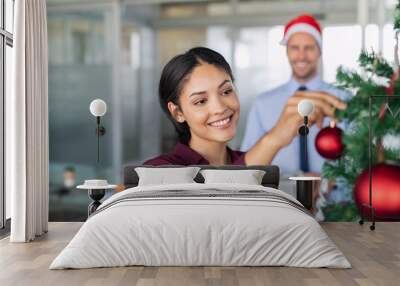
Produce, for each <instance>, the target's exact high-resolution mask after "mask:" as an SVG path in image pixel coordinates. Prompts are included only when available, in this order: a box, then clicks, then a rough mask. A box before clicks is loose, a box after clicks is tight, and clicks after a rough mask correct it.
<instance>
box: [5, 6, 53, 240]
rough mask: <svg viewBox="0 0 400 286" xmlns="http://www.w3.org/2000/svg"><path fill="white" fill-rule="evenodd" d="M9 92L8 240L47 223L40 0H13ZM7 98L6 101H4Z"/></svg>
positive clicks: (31, 233) (45, 106)
mask: <svg viewBox="0 0 400 286" xmlns="http://www.w3.org/2000/svg"><path fill="white" fill-rule="evenodd" d="M14 11H15V18H14V21H15V22H14V63H15V66H14V71H13V92H12V95H11V97H10V98H7V99H6V105H7V106H8V107H9V108H7V111H6V122H7V123H6V127H7V128H8V130H6V132H7V133H6V134H7V135H6V150H7V152H6V164H7V167H9V170H8V172H7V173H6V182H8V183H7V187H9V188H10V189H11V193H12V195H11V204H12V206H11V237H10V241H12V242H28V241H31V240H33V239H35V237H36V236H40V235H42V234H43V233H45V232H47V227H48V200H49V199H48V195H49V183H48V182H49V175H48V161H49V156H48V152H49V148H48V92H47V90H48V84H47V82H48V60H47V56H48V50H47V19H46V1H45V0H18V1H15V10H14ZM7 101H8V102H7Z"/></svg>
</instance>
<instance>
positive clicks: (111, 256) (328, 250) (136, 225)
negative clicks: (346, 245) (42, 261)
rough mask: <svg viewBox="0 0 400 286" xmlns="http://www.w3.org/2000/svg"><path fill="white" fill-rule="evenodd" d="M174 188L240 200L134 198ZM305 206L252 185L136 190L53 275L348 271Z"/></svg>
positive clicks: (89, 229)
mask: <svg viewBox="0 0 400 286" xmlns="http://www.w3.org/2000/svg"><path fill="white" fill-rule="evenodd" d="M174 190H180V191H182V193H183V192H184V191H189V193H190V192H197V193H199V194H207V193H208V192H211V193H212V192H214V193H215V192H216V191H218V192H233V193H235V192H237V193H241V194H242V195H241V196H240V197H236V196H235V195H232V196H226V197H218V196H216V197H209V196H202V197H196V196H190V195H189V196H188V195H186V196H183V195H182V197H180V196H179V195H175V196H174V197H159V198H153V197H151V198H145V197H143V198H133V199H132V198H130V197H131V196H133V197H134V196H137V195H138V194H140V195H142V194H144V195H146V193H145V192H148V193H149V192H151V193H153V194H154V192H158V191H159V192H161V193H162V192H166V191H174ZM251 191H262V192H265V194H266V195H268V198H263V197H252V196H251V194H252V192H251ZM138 192H142V193H138ZM246 192H248V194H249V196H248V197H246ZM243 193H244V195H243ZM299 205H300V203H299V202H297V201H296V200H295V199H293V198H292V197H291V196H289V195H287V194H285V193H283V192H282V191H279V190H276V189H273V188H267V187H262V186H254V185H232V184H179V185H165V186H146V187H135V188H131V189H128V190H126V191H124V192H121V193H118V194H116V195H114V196H112V197H110V198H109V199H108V200H106V201H105V202H104V203H103V204H102V205H101V206H100V208H99V210H98V212H97V213H96V214H95V215H93V216H91V217H90V218H89V219H88V220H87V222H86V223H85V224H83V226H82V227H81V229H80V230H79V232H78V233H77V234H76V235H75V237H74V238H73V239H72V241H71V242H70V243H69V244H68V245H67V246H66V247H65V249H64V250H63V251H62V252H61V253H60V254H59V255H58V256H57V257H56V259H55V260H54V261H53V262H52V264H51V265H50V269H63V268H90V267H113V266H127V265H145V266H189V265H190V266H193V265H214V266H241V265H247V266H270V265H271V266H294V267H333V268H350V267H351V266H350V263H349V262H348V261H347V259H346V258H345V257H344V255H343V254H342V252H341V251H340V250H339V249H338V248H337V247H336V245H335V244H334V243H333V242H332V241H331V239H330V238H329V237H328V236H327V234H326V233H325V232H324V230H323V229H322V228H321V226H320V225H319V224H318V223H317V222H316V221H315V220H314V218H312V217H311V216H310V215H308V214H307V213H305V212H304V211H302V210H301V208H300V207H299Z"/></svg>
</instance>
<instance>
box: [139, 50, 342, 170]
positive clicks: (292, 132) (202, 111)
mask: <svg viewBox="0 0 400 286" xmlns="http://www.w3.org/2000/svg"><path fill="white" fill-rule="evenodd" d="M318 96H319V98H318V99H316V98H314V97H315V95H309V94H305V93H303V94H300V93H299V94H298V95H296V96H293V97H292V98H291V100H290V101H289V102H288V103H287V108H285V110H284V111H283V112H282V115H281V118H280V119H279V120H278V122H277V123H276V125H275V127H274V128H273V129H272V130H271V131H270V132H268V133H265V134H264V136H262V137H261V139H260V140H259V141H258V142H257V143H256V144H255V145H254V146H253V147H252V148H251V149H250V150H249V151H248V152H247V153H243V152H240V151H233V150H231V149H229V147H228V146H227V143H228V142H229V141H230V140H232V139H233V138H234V137H235V135H236V129H237V124H238V121H239V116H240V103H239V99H238V94H237V92H236V89H235V86H234V77H233V75H232V70H231V68H230V66H229V64H228V63H227V61H226V60H225V59H224V57H223V56H222V55H220V54H219V53H217V52H215V51H213V50H211V49H208V48H204V47H197V48H193V49H190V50H189V51H187V52H186V53H184V54H181V55H177V56H175V57H174V58H173V59H171V60H170V61H169V62H168V63H167V65H166V66H165V67H164V69H163V71H162V74H161V79H160V84H159V100H160V105H161V108H162V109H163V110H164V112H165V113H166V114H167V116H168V118H169V119H170V120H171V122H172V123H173V125H174V126H175V129H176V131H177V133H178V138H179V143H178V144H177V145H176V147H175V150H174V151H173V152H172V153H170V154H163V155H160V156H157V157H155V158H153V159H150V160H147V161H146V162H144V164H145V165H167V164H174V165H195V164H200V165H208V164H210V165H227V164H234V165H269V164H270V163H271V161H272V159H273V158H274V156H275V155H276V153H277V152H278V151H279V150H280V149H281V148H284V147H285V146H287V145H288V144H290V142H291V141H292V140H293V138H294V137H296V136H297V129H298V127H299V126H300V125H301V124H302V121H303V118H302V117H301V116H299V115H298V113H297V104H298V102H300V101H301V100H302V99H304V98H307V97H312V99H313V100H314V101H315V102H316V103H317V104H316V112H314V114H313V115H312V116H310V118H309V123H310V124H314V123H315V122H319V121H321V120H322V119H323V117H324V116H332V114H330V111H331V110H332V105H333V106H335V107H338V108H343V107H342V106H340V102H338V100H337V99H336V98H333V97H332V96H330V95H328V94H319V95H318ZM336 105H337V106H336ZM290 116H291V117H293V118H292V120H291V121H290V122H294V123H293V124H290V126H289V128H288V126H287V121H288V120H287V118H288V117H290Z"/></svg>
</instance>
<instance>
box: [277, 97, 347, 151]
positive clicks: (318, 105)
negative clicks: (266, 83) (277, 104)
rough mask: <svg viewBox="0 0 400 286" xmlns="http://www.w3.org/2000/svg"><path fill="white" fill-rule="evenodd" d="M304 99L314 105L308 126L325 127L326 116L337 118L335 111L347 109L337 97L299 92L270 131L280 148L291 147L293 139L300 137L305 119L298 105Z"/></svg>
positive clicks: (291, 99) (290, 100)
mask: <svg viewBox="0 0 400 286" xmlns="http://www.w3.org/2000/svg"><path fill="white" fill-rule="evenodd" d="M303 99H309V100H311V101H312V102H313V103H314V112H313V113H312V114H311V115H310V116H309V117H308V126H311V125H313V124H317V126H318V127H319V128H321V127H322V126H323V122H324V118H325V117H326V116H328V117H330V118H332V120H335V121H336V118H335V109H336V108H338V109H341V110H343V109H346V104H345V103H344V102H343V101H341V100H340V99H338V98H337V97H335V96H333V95H330V94H328V93H325V92H314V91H298V92H296V93H295V94H294V95H293V96H291V97H290V98H289V100H288V101H287V103H286V105H285V108H284V110H283V112H282V113H281V116H280V117H279V119H278V122H277V123H276V125H275V126H274V127H273V128H272V130H271V131H270V134H272V137H274V138H275V140H276V142H277V143H276V144H278V145H279V147H280V148H283V147H285V146H287V145H289V144H290V143H291V142H292V140H293V138H295V137H296V136H297V135H298V130H299V127H300V126H301V125H302V124H303V122H304V118H302V117H301V116H300V114H299V113H298V112H297V105H298V104H299V102H300V101H301V100H303Z"/></svg>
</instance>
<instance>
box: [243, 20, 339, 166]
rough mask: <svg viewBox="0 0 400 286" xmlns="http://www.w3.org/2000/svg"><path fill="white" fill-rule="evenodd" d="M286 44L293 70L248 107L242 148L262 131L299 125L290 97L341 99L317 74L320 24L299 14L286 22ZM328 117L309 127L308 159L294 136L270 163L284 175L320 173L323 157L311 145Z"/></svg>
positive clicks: (248, 147)
mask: <svg viewBox="0 0 400 286" xmlns="http://www.w3.org/2000/svg"><path fill="white" fill-rule="evenodd" d="M281 44H282V45H286V51H287V58H288V61H289V64H290V66H291V70H292V76H291V78H290V79H289V81H288V82H286V83H285V84H283V85H281V86H278V87H276V88H275V89H272V90H270V91H266V92H264V93H262V94H260V95H259V96H258V97H257V99H256V101H255V102H254V104H253V106H252V108H251V109H250V112H249V115H248V119H247V126H246V131H245V136H244V140H243V142H242V148H241V149H242V151H247V150H249V149H250V148H251V146H253V145H254V144H255V143H256V142H257V140H259V139H260V138H261V137H262V136H263V135H264V134H265V133H267V132H270V131H271V130H272V129H273V128H277V126H279V128H280V129H281V132H285V129H286V128H285V126H288V128H287V129H293V128H289V126H293V124H298V121H299V116H300V115H299V114H298V112H297V108H296V106H293V104H292V105H290V99H291V97H295V96H296V97H299V96H302V97H304V98H308V99H311V100H312V101H313V102H314V104H316V105H317V104H318V100H319V99H321V100H323V97H324V94H330V95H333V96H336V97H338V98H340V99H343V98H344V96H345V93H344V92H343V91H340V90H338V89H336V88H334V87H333V86H332V85H330V84H328V83H326V82H324V81H323V80H322V79H321V77H320V75H319V74H318V65H319V62H320V59H321V50H322V32H321V27H320V25H319V23H318V22H317V21H316V19H315V18H314V17H312V16H310V15H301V16H298V17H296V18H294V19H292V20H291V21H289V22H288V23H287V24H286V26H285V30H284V37H283V40H282V41H281ZM328 124H329V120H328V118H325V120H324V121H320V122H317V124H314V125H313V126H311V128H310V133H309V135H308V142H309V144H308V160H306V154H305V152H304V146H303V145H302V144H304V142H303V141H301V138H300V137H301V136H295V137H294V139H293V140H291V142H287V143H286V146H285V147H283V148H281V149H280V151H279V152H278V154H277V155H276V156H275V158H274V160H273V161H272V164H274V165H278V166H279V168H280V170H281V172H282V173H283V174H296V173H299V171H301V172H303V173H310V172H312V173H320V171H321V167H322V164H323V162H324V159H323V158H322V157H321V156H320V155H319V154H318V153H317V151H316V150H315V147H314V141H315V137H316V135H317V133H318V131H319V129H320V128H321V127H323V126H328Z"/></svg>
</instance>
